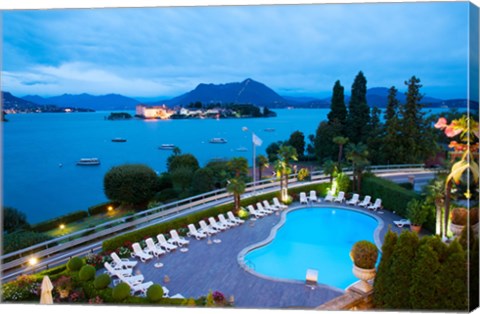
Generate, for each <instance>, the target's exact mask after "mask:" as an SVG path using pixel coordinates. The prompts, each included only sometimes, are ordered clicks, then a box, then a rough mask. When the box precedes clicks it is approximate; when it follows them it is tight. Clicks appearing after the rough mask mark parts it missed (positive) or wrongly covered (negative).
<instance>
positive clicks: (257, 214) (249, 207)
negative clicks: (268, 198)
mask: <svg viewBox="0 0 480 314" xmlns="http://www.w3.org/2000/svg"><path fill="white" fill-rule="evenodd" d="M247 210H248V212H249V213H250V215H253V216H255V218H261V217H265V216H266V214H264V213H261V212H259V211H258V210H255V208H253V206H252V205H248V206H247Z"/></svg>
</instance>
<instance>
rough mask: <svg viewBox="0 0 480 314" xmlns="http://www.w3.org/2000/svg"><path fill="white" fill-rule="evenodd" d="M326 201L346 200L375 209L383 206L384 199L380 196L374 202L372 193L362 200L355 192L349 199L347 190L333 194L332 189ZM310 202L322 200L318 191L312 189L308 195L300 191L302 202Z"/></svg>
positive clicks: (350, 203) (349, 202)
mask: <svg viewBox="0 0 480 314" xmlns="http://www.w3.org/2000/svg"><path fill="white" fill-rule="evenodd" d="M324 201H325V202H333V203H343V202H345V204H347V205H354V206H360V207H364V208H368V209H371V210H373V211H376V210H378V209H380V208H382V200H381V199H380V198H377V199H376V200H375V203H373V204H372V203H371V196H370V195H366V196H365V198H364V199H363V201H360V195H359V194H357V193H355V194H353V195H352V198H351V199H349V200H347V199H345V192H343V191H340V192H338V195H337V196H333V193H332V192H331V191H328V193H327V195H326V196H325V198H324ZM309 202H320V198H318V197H317V194H316V191H310V195H309V196H308V197H307V194H306V193H305V192H301V193H300V204H308V203H309Z"/></svg>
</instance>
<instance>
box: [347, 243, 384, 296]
mask: <svg viewBox="0 0 480 314" xmlns="http://www.w3.org/2000/svg"><path fill="white" fill-rule="evenodd" d="M350 256H351V258H352V260H353V269H352V272H353V274H354V275H355V277H357V278H358V279H360V283H358V284H356V285H355V287H356V288H357V289H359V290H360V291H362V292H369V291H370V290H372V285H370V284H369V283H368V281H369V280H372V279H373V278H375V274H376V270H375V264H376V263H377V258H378V248H377V246H376V245H375V244H373V243H372V242H370V241H367V240H362V241H358V242H356V243H355V244H354V245H353V247H352V250H351V252H350Z"/></svg>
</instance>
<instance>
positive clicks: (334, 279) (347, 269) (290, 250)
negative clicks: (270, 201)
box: [244, 207, 378, 289]
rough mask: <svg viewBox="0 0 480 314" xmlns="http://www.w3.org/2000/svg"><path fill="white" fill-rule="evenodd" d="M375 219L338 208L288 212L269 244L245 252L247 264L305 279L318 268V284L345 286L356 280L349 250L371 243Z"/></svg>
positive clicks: (265, 273) (263, 271) (272, 274)
mask: <svg viewBox="0 0 480 314" xmlns="http://www.w3.org/2000/svg"><path fill="white" fill-rule="evenodd" d="M377 226H378V222H377V220H376V219H375V218H373V217H371V216H369V215H366V214H362V213H359V212H356V211H352V210H348V209H339V208H327V207H312V208H306V209H300V210H295V211H292V212H289V213H287V216H286V221H285V224H284V225H283V226H281V227H280V228H279V229H278V230H277V233H276V235H275V237H274V239H273V241H272V242H270V243H269V244H267V245H265V246H262V247H260V248H257V249H254V250H252V251H250V252H248V253H247V254H246V255H245V257H244V262H245V264H246V266H247V267H250V268H251V269H252V270H253V271H254V272H256V273H258V274H260V275H263V276H267V277H271V278H274V279H289V280H292V279H293V280H300V281H305V276H306V273H307V269H316V270H318V283H319V284H326V285H329V286H333V287H337V288H340V289H345V288H347V287H348V286H349V285H351V284H352V283H354V282H356V281H357V280H358V279H356V277H355V276H354V275H353V273H352V265H353V264H352V260H351V259H350V250H351V248H352V246H353V244H354V243H355V242H357V241H359V240H369V241H371V242H373V243H375V242H374V238H373V235H374V231H375V229H376V228H377Z"/></svg>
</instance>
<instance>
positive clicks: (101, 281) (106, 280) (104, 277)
mask: <svg viewBox="0 0 480 314" xmlns="http://www.w3.org/2000/svg"><path fill="white" fill-rule="evenodd" d="M111 281H112V280H111V279H110V276H109V275H108V274H101V275H99V276H97V277H96V278H95V280H94V281H93V286H94V287H95V289H98V290H103V289H105V288H106V287H108V285H109V284H110V282H111Z"/></svg>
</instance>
